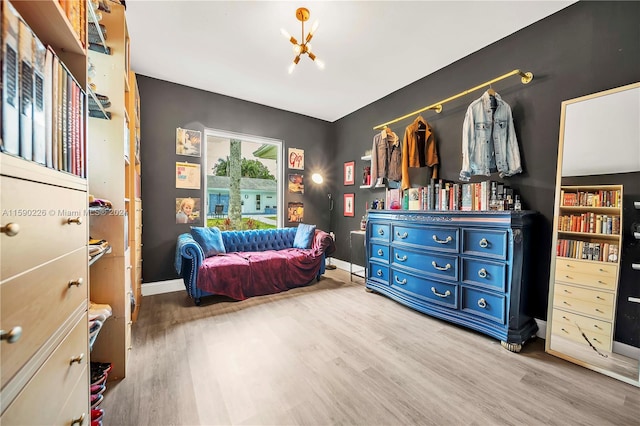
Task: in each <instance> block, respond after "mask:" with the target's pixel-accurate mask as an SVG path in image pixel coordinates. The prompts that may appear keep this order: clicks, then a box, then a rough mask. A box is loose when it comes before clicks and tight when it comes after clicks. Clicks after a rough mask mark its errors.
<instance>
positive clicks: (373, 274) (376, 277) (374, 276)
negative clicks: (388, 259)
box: [367, 262, 389, 285]
mask: <svg viewBox="0 0 640 426" xmlns="http://www.w3.org/2000/svg"><path fill="white" fill-rule="evenodd" d="M367 278H368V279H370V280H373V281H377V282H380V283H383V284H387V285H389V267H388V266H386V265H379V264H377V263H373V262H369V274H367Z"/></svg>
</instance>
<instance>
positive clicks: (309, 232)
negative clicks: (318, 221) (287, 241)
mask: <svg viewBox="0 0 640 426" xmlns="http://www.w3.org/2000/svg"><path fill="white" fill-rule="evenodd" d="M315 233H316V225H307V224H304V223H301V224H299V225H298V230H297V231H296V238H295V239H294V240H293V247H294V248H299V249H308V248H310V247H311V242H312V241H313V236H314V235H315Z"/></svg>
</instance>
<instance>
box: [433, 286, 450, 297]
mask: <svg viewBox="0 0 640 426" xmlns="http://www.w3.org/2000/svg"><path fill="white" fill-rule="evenodd" d="M431 292H432V293H433V294H435V295H436V296H438V297H449V296H451V292H450V291H449V290H447V291H445V292H444V294H442V293H438V291H437V290H436V288H435V287H431Z"/></svg>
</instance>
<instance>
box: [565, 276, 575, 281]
mask: <svg viewBox="0 0 640 426" xmlns="http://www.w3.org/2000/svg"><path fill="white" fill-rule="evenodd" d="M564 277H565V278H567V279H570V280H572V279H573V277H572V276H570V275H565V276H564Z"/></svg>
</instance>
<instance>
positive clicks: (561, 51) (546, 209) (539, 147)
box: [333, 2, 640, 319]
mask: <svg viewBox="0 0 640 426" xmlns="http://www.w3.org/2000/svg"><path fill="white" fill-rule="evenodd" d="M638 16H640V3H638V2H579V3H576V4H574V5H572V6H570V7H568V8H566V9H563V10H561V11H560V12H558V13H556V14H554V15H552V16H549V17H547V18H546V19H543V20H541V21H539V22H537V23H535V24H533V25H531V26H529V27H527V28H524V29H522V30H521V31H518V32H517V33H515V34H512V35H511V36H509V37H506V38H504V39H502V40H500V41H498V42H496V43H494V44H492V45H490V46H488V47H486V48H484V49H482V50H480V51H478V52H475V53H473V54H471V55H469V56H467V57H465V58H463V59H461V60H459V61H457V62H455V63H453V64H452V65H450V66H448V67H446V68H444V69H441V70H439V71H437V72H435V73H433V74H431V75H429V76H427V77H425V78H423V79H421V80H418V81H417V82H415V83H413V84H411V85H409V86H407V87H404V88H403V89H400V90H398V91H397V92H394V93H392V94H391V95H389V96H387V97H385V98H383V99H381V100H378V101H376V102H374V103H373V104H371V105H368V106H366V107H364V108H362V109H360V110H358V111H356V112H354V113H352V114H350V115H348V116H346V117H344V118H342V119H341V120H339V121H337V122H336V123H335V126H336V145H335V150H336V163H335V167H336V170H335V171H334V174H338V173H340V167H342V163H343V161H350V160H353V159H356V170H362V167H363V165H364V162H363V161H362V160H360V157H361V156H362V155H363V154H364V151H365V150H366V149H371V145H372V140H373V135H374V134H375V132H374V131H373V130H372V128H373V126H375V125H377V124H380V123H384V122H386V121H389V120H392V119H394V118H396V117H399V116H402V115H404V114H406V113H409V112H411V111H415V110H417V109H420V108H421V107H424V106H426V105H430V104H432V103H434V102H437V101H439V100H441V99H445V98H448V97H449V96H452V95H454V94H456V93H459V92H462V91H464V90H466V89H468V88H471V87H474V86H476V85H477V84H480V83H482V82H484V81H488V80H491V79H492V78H494V77H497V76H500V75H502V74H505V73H507V72H509V71H511V70H513V69H516V68H518V69H521V70H523V71H531V72H533V74H534V79H533V81H532V82H531V83H529V84H527V85H523V84H521V83H520V80H519V77H511V78H509V79H506V80H503V81H502V82H499V83H497V84H495V85H493V88H494V89H495V90H496V91H497V92H498V93H499V94H500V95H501V96H502V99H503V100H505V101H506V102H507V103H509V105H510V106H511V108H512V112H513V117H514V124H515V128H516V134H517V136H518V141H519V143H520V153H521V157H522V162H523V168H524V173H522V174H520V175H516V176H514V177H512V178H507V179H504V182H506V183H507V184H508V185H510V186H511V187H513V188H515V190H516V191H517V193H519V194H520V195H521V198H522V202H523V206H524V208H528V209H532V210H537V211H538V212H540V213H541V215H540V220H539V221H538V223H537V226H538V232H537V233H536V235H537V238H536V240H535V241H533V242H532V243H533V245H534V253H537V255H536V259H535V260H536V264H537V267H536V275H537V276H536V277H535V278H534V280H533V282H534V283H535V287H536V288H535V289H533V291H532V294H533V295H534V297H533V298H532V299H533V300H530V303H529V305H530V306H529V307H528V309H529V310H530V312H531V314H532V315H534V316H535V317H536V318H542V319H544V318H546V311H547V297H548V289H549V262H550V257H551V229H552V224H553V205H554V204H553V203H554V188H555V177H556V165H557V164H556V163H557V151H558V135H559V126H560V106H561V103H562V101H564V100H567V99H572V98H576V97H579V96H582V95H586V94H589V93H594V92H599V91H602V90H605V89H610V88H612V87H617V86H622V85H625V84H629V83H632V82H636V81H638V80H640V25H638ZM483 25H484V24H483ZM429 43H446V38H441V39H439V40H436V39H434V40H431V41H429V42H428V43H426V44H425V53H428V50H429ZM419 53H420V52H416V54H419ZM397 66H410V61H408V62H407V63H404V64H397ZM372 84H373V83H372ZM481 95H482V91H478V92H474V93H473V94H469V95H467V96H464V97H462V98H460V99H458V100H455V101H452V102H450V103H448V104H445V105H444V111H443V112H442V113H441V114H436V113H435V112H432V111H428V112H425V113H423V114H422V115H423V117H424V118H425V119H426V120H427V121H428V122H429V123H430V124H431V125H432V126H433V127H434V131H435V134H436V138H437V144H438V149H439V154H440V162H441V167H440V177H441V178H444V179H449V180H455V181H457V180H458V175H459V173H460V167H461V159H462V157H461V142H462V123H463V120H464V114H465V112H466V109H467V107H468V105H469V104H470V103H471V102H472V101H474V100H475V99H477V98H478V97H480V96H481ZM413 118H414V117H412V118H410V119H407V120H404V121H402V122H399V123H397V124H395V125H392V126H391V128H392V130H393V131H394V132H395V133H397V134H398V136H400V137H402V136H403V135H404V129H405V128H406V126H407V125H408V124H411V122H412V120H413ZM599 124H602V125H606V123H599ZM418 170H419V172H418V173H414V174H413V175H412V176H415V177H416V179H412V184H421V185H424V184H425V183H427V179H428V177H429V176H430V174H429V172H430V171H429V169H418ZM485 179H486V178H485ZM491 179H493V180H501V179H499V178H498V176H497V175H494V176H492V177H491ZM480 180H483V179H477V178H473V179H472V181H480ZM338 190H342V191H343V192H352V187H344V186H342V187H338ZM355 193H356V196H355V198H356V215H355V217H354V218H344V217H342V216H341V215H340V214H337V216H336V217H335V218H334V222H333V223H334V224H335V225H334V232H335V233H336V239H337V253H336V254H335V256H336V257H337V258H340V259H348V258H349V251H348V248H349V246H348V235H349V231H350V230H352V229H358V227H359V221H360V218H361V217H362V215H364V214H365V201H371V200H372V199H374V198H376V197H383V196H384V190H371V189H359V188H357V189H355ZM336 195H337V196H338V199H341V194H340V193H338V194H336ZM336 207H337V211H338V212H340V211H341V209H342V205H341V204H340V203H339V205H337V206H336ZM336 219H337V220H336ZM358 249H360V247H358ZM357 257H361V255H358V256H357Z"/></svg>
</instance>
